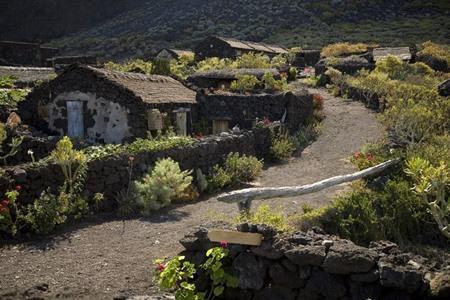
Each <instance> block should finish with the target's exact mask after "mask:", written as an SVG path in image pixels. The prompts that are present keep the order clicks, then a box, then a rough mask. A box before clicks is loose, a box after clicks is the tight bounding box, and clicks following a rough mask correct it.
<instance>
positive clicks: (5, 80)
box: [0, 76, 17, 89]
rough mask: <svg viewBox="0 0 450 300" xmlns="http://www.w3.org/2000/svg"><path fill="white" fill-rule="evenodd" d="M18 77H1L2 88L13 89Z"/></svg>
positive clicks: (0, 86) (0, 84) (0, 85)
mask: <svg viewBox="0 0 450 300" xmlns="http://www.w3.org/2000/svg"><path fill="white" fill-rule="evenodd" d="M16 80H17V78H15V77H13V76H5V77H0V88H1V89H12V88H14V84H15V81H16Z"/></svg>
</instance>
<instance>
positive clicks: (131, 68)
mask: <svg viewBox="0 0 450 300" xmlns="http://www.w3.org/2000/svg"><path fill="white" fill-rule="evenodd" d="M105 68H106V69H108V70H112V71H118V72H137V73H144V74H147V75H149V74H153V64H152V63H151V62H149V61H144V60H142V59H134V60H129V61H126V62H124V63H115V62H112V61H110V62H107V63H106V64H105Z"/></svg>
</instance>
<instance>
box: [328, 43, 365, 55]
mask: <svg viewBox="0 0 450 300" xmlns="http://www.w3.org/2000/svg"><path fill="white" fill-rule="evenodd" d="M367 47H368V46H367V44H363V43H358V44H350V43H336V44H331V45H328V46H326V47H324V48H323V49H322V52H321V56H322V57H333V56H334V57H338V56H346V55H350V54H357V53H364V52H366V51H367Z"/></svg>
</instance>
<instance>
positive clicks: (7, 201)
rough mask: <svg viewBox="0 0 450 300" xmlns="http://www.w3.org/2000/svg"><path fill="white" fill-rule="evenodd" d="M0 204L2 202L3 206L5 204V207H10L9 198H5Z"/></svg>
mask: <svg viewBox="0 0 450 300" xmlns="http://www.w3.org/2000/svg"><path fill="white" fill-rule="evenodd" d="M0 204H1V206H3V207H8V205H9V200H8V199H3V200H2V202H1V203H0Z"/></svg>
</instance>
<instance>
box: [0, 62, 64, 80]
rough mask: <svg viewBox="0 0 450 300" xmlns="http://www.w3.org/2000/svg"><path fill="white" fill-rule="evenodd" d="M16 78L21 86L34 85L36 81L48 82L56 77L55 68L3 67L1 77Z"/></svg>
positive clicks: (0, 68) (0, 71) (0, 72)
mask: <svg viewBox="0 0 450 300" xmlns="http://www.w3.org/2000/svg"><path fill="white" fill-rule="evenodd" d="M9 76H11V77H14V78H16V79H17V80H16V81H17V83H19V84H21V85H32V84H33V83H34V82H36V81H48V80H51V79H53V78H54V77H55V76H56V73H55V69H53V68H31V67H30V68H28V67H2V66H0V77H9Z"/></svg>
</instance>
